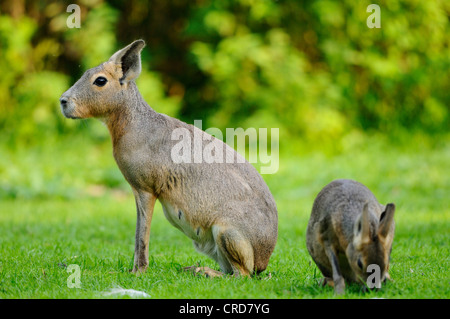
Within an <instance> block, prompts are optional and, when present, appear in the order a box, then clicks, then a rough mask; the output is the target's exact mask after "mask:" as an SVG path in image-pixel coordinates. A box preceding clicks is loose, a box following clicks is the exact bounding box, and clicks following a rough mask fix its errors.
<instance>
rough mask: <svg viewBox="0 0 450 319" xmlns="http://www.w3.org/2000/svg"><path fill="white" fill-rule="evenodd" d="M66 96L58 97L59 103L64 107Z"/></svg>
mask: <svg viewBox="0 0 450 319" xmlns="http://www.w3.org/2000/svg"><path fill="white" fill-rule="evenodd" d="M67 101H68V100H67V98H65V97H61V98H60V99H59V103H61V106H62V107H66V106H67Z"/></svg>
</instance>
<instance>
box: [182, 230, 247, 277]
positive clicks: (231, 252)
mask: <svg viewBox="0 0 450 319" xmlns="http://www.w3.org/2000/svg"><path fill="white" fill-rule="evenodd" d="M212 232H213V238H214V244H215V247H214V254H211V255H210V256H211V257H212V258H214V259H215V260H216V261H217V262H218V263H219V266H220V269H221V271H222V272H219V271H217V270H214V269H211V268H209V267H198V266H191V267H185V268H184V270H190V271H193V272H194V273H195V274H204V275H206V276H207V277H218V276H223V274H233V275H235V276H239V275H242V276H249V275H251V274H252V273H253V270H254V255H253V247H252V246H251V244H250V242H249V241H248V239H246V238H245V237H244V236H243V235H242V234H241V233H240V232H239V231H238V230H236V229H234V228H231V227H223V226H213V229H212Z"/></svg>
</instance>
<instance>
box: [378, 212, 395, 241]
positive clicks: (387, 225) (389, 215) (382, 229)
mask: <svg viewBox="0 0 450 319" xmlns="http://www.w3.org/2000/svg"><path fill="white" fill-rule="evenodd" d="M394 213H395V205H394V204H393V203H390V204H387V205H386V210H385V211H384V212H383V213H382V214H381V216H380V225H379V226H378V235H379V236H380V237H383V238H384V237H386V236H387V235H388V234H389V231H390V230H391V225H392V223H393V222H394Z"/></svg>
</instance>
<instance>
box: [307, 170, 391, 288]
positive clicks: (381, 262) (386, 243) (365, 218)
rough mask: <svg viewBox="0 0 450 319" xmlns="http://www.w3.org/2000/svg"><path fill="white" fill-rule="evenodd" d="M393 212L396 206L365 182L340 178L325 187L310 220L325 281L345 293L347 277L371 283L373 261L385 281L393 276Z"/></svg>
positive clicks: (312, 247)
mask: <svg viewBox="0 0 450 319" xmlns="http://www.w3.org/2000/svg"><path fill="white" fill-rule="evenodd" d="M394 212H395V206H394V204H388V205H386V206H384V205H381V204H379V203H378V201H377V199H376V198H375V196H374V195H373V194H372V192H371V191H370V190H369V189H368V188H367V187H366V186H364V185H363V184H361V183H358V182H356V181H353V180H346V179H340V180H335V181H333V182H331V183H330V184H328V185H327V186H325V187H324V188H323V189H322V190H321V191H320V193H319V194H318V195H317V197H316V199H315V201H314V204H313V208H312V212H311V217H310V220H309V223H308V228H307V232H306V245H307V248H308V251H309V253H310V255H311V257H312V258H313V260H314V262H315V263H316V264H317V266H318V267H319V269H320V271H321V272H322V274H323V275H324V276H325V280H324V283H328V284H330V285H332V286H334V287H335V291H336V293H343V292H344V288H345V282H344V280H345V281H347V282H359V283H365V282H366V280H367V277H368V275H369V274H370V273H367V272H366V270H367V266H368V265H370V264H377V265H378V266H379V267H380V269H381V281H384V279H385V278H389V275H388V273H387V271H388V268H389V257H390V253H391V248H392V241H393V239H394V230H395V223H394V218H393V217H394ZM358 259H359V260H360V265H362V268H361V267H360V266H359V265H358Z"/></svg>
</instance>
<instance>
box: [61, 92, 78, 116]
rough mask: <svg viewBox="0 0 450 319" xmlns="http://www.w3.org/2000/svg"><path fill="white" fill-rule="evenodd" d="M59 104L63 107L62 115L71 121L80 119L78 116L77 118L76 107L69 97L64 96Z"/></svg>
mask: <svg viewBox="0 0 450 319" xmlns="http://www.w3.org/2000/svg"><path fill="white" fill-rule="evenodd" d="M59 104H60V106H61V113H62V114H63V115H64V116H65V117H67V118H69V119H78V118H79V117H78V116H75V114H74V113H75V105H74V103H73V101H72V100H71V99H70V98H68V97H67V96H64V94H63V95H62V96H61V98H60V99H59Z"/></svg>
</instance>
